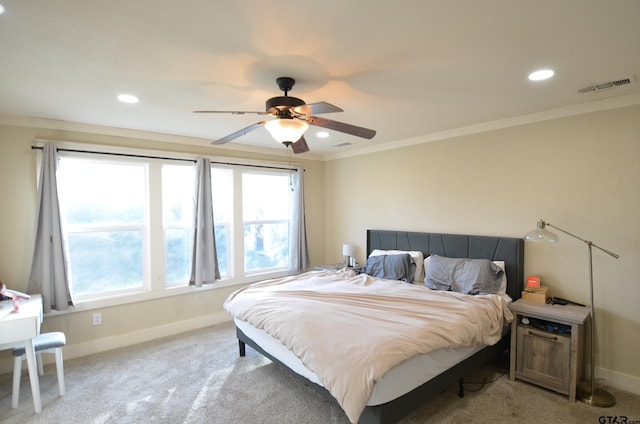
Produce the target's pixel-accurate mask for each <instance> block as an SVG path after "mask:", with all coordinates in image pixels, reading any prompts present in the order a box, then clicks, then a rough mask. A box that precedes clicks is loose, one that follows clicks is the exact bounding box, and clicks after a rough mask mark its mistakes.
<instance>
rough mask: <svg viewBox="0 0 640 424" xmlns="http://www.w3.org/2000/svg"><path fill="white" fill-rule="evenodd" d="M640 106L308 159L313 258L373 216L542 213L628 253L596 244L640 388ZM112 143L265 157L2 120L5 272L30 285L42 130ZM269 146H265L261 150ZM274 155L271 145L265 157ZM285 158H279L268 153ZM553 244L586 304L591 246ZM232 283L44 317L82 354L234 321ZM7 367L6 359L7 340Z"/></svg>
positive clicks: (516, 218)
mask: <svg viewBox="0 0 640 424" xmlns="http://www.w3.org/2000/svg"><path fill="white" fill-rule="evenodd" d="M639 136H640V106H631V107H626V108H619V109H612V110H607V111H602V112H597V113H589V114H584V115H579V116H573V117H568V118H562V119H556V120H549V121H544V122H539V123H535V124H528V125H522V126H519V127H513V128H507V129H502V130H495V131H490V132H484V133H478V134H475V135H469V136H464V137H458V138H454V139H450V140H444V141H434V142H428V143H427V142H425V143H423V144H416V145H413V146H411V147H405V148H399V149H396V150H390V151H384V152H379V153H372V154H367V155H362V156H356V157H351V158H347V159H338V160H332V161H327V162H319V161H309V160H307V161H303V160H299V158H296V161H297V162H300V163H302V165H303V166H304V167H305V169H306V172H305V196H306V205H307V231H308V239H309V246H310V253H311V260H312V263H314V264H319V263H327V262H336V261H340V253H341V245H342V243H344V242H353V243H356V244H357V245H358V249H359V251H358V259H359V261H360V262H363V261H364V249H365V231H366V229H368V228H377V229H405V230H410V231H429V232H445V233H460V234H462V233H464V234H484V235H503V236H514V237H521V236H522V235H523V234H524V233H525V232H526V231H528V230H530V229H532V228H533V227H534V226H535V222H536V220H537V219H539V218H544V219H546V220H548V221H550V222H551V223H553V224H556V225H558V226H560V227H561V228H565V229H567V230H570V231H572V232H574V233H576V234H578V235H581V236H584V237H586V238H590V239H591V240H593V241H594V242H596V243H598V244H600V245H601V246H603V247H605V248H608V249H610V250H613V251H614V252H616V253H619V254H620V255H621V258H620V259H619V260H615V259H613V258H610V257H609V256H606V255H604V254H601V252H598V251H595V252H594V273H595V281H596V290H595V296H596V305H597V311H598V315H597V317H598V318H599V321H598V326H597V330H598V339H597V341H598V348H597V351H598V357H597V365H598V367H599V370H598V371H599V375H601V376H603V377H605V378H607V379H608V381H609V382H610V383H612V384H614V385H616V386H618V387H621V388H625V389H627V390H631V391H634V392H636V393H640V367H639V365H638V362H637V359H636V358H635V357H636V356H637V352H638V351H640V342H639V338H638V335H640V313H639V312H638V308H637V305H638V304H640V294H639V293H640V290H639V288H640V286H639V285H638V278H637V275H638V270H637V264H638V263H640V223H639V222H638V219H637V217H638V216H640V197H639V195H638V193H639V192H640V190H639V188H640V187H639V185H640V184H639V183H640V163H639V160H640V159H639V158H640V141H639ZM36 137H40V138H47V139H53V140H69V141H81V142H89V143H96V144H116V145H123V146H135V147H141V148H146V149H155V150H167V151H184V152H190V153H197V154H210V155H219V156H224V155H230V154H231V155H232V156H235V157H247V158H258V157H257V156H256V155H249V154H238V153H236V152H233V153H229V151H224V150H219V151H218V150H215V149H214V148H212V147H210V146H203V147H197V146H189V145H175V144H173V145H172V144H168V143H160V142H156V141H148V140H142V139H131V138H125V137H113V136H99V135H95V134H88V133H78V132H69V131H58V130H42V129H34V128H24V127H20V128H18V127H11V126H0V201H1V202H2V206H1V208H2V209H1V211H2V212H1V215H0V240H1V242H0V279H2V280H3V281H5V282H7V283H9V284H10V285H11V286H14V287H16V288H18V289H25V288H26V279H27V277H28V273H29V267H30V262H31V253H32V252H31V249H32V245H33V241H32V239H33V223H34V221H35V208H36V178H37V175H36V174H37V171H36V163H35V154H34V153H33V152H32V151H31V149H30V146H31V143H32V141H33V139H34V138H36ZM260 158H265V156H264V155H262V156H260ZM267 159H268V157H267ZM272 159H274V160H278V161H282V158H280V157H272ZM560 238H561V243H559V244H557V245H538V244H531V243H527V244H526V248H525V252H526V253H525V259H526V269H525V272H526V273H528V274H537V275H540V276H541V277H542V280H543V282H544V283H546V284H548V285H550V286H551V287H552V294H554V295H558V296H563V297H568V298H570V299H574V300H576V301H579V302H582V303H588V273H587V256H586V254H587V250H586V247H585V245H584V244H582V243H580V242H578V241H577V240H573V239H571V238H569V237H568V236H564V235H562V234H560ZM231 290H232V289H230V288H226V289H217V290H207V291H197V292H194V293H193V294H187V295H183V296H180V298H179V299H159V300H153V301H147V302H141V303H135V304H130V305H122V306H118V307H112V308H106V309H103V310H102V313H103V321H104V322H105V324H103V325H102V326H100V327H92V326H91V319H90V315H91V312H90V311H88V312H87V311H84V312H76V313H70V314H64V315H59V316H48V317H46V318H45V324H44V330H45V331H47V330H63V331H65V332H66V333H67V335H68V339H69V346H67V349H66V354H67V357H72V356H78V355H83V354H87V353H91V352H96V351H100V350H105V349H109V348H113V347H117V346H125V345H127V344H130V343H134V342H136V341H142V340H145V339H149V338H153V337H158V336H162V335H166V334H170V333H173V332H178V331H181V330H183V329H189V328H196V327H198V326H204V325H207V324H210V323H213V322H217V321H219V320H222V319H228V317H227V315H226V314H225V313H224V312H223V310H222V308H221V305H222V302H223V301H224V299H225V298H226V296H227V295H228V294H229V293H230V291H231ZM0 354H1V355H0V372H3V371H8V370H10V366H11V363H10V361H9V360H8V359H9V358H8V357H7V356H6V352H0Z"/></svg>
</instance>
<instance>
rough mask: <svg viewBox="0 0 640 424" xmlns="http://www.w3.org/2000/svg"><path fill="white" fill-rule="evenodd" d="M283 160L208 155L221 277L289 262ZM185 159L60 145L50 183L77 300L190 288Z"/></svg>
mask: <svg viewBox="0 0 640 424" xmlns="http://www.w3.org/2000/svg"><path fill="white" fill-rule="evenodd" d="M290 172H291V171H289V170H279V169H262V168H256V167H243V166H231V165H219V164H214V165H212V168H211V181H212V199H213V205H214V210H213V215H214V222H215V235H216V248H217V256H218V267H219V270H220V275H221V281H219V282H216V283H215V284H213V285H211V286H225V285H230V284H239V283H247V282H252V281H257V280H258V279H261V278H268V277H276V276H282V275H285V274H286V272H287V270H288V267H289V228H290V226H291V223H290V220H291V207H290V203H291V199H290V197H291V180H290V178H291V175H290ZM194 183H195V173H194V166H193V163H192V162H191V161H187V162H176V161H170V160H161V159H151V158H144V157H132V158H128V157H120V156H117V157H110V156H99V155H95V156H93V155H86V154H84V155H83V154H77V153H70V152H61V153H60V166H59V172H58V191H59V194H60V207H61V216H62V219H63V231H64V232H65V234H66V239H67V242H68V247H69V255H68V260H69V274H70V277H71V284H72V287H71V291H72V294H73V297H74V299H75V300H76V301H78V302H79V303H82V302H90V301H95V300H101V301H104V299H111V302H112V303H113V304H116V303H119V302H121V301H119V300H117V299H123V298H124V299H125V300H122V301H127V300H126V299H132V300H139V299H141V298H148V297H150V296H151V297H158V296H166V295H172V294H175V290H189V287H188V283H189V277H190V274H191V253H192V252H191V249H192V246H193V224H192V220H193V212H194V210H193V208H194V199H193V187H194Z"/></svg>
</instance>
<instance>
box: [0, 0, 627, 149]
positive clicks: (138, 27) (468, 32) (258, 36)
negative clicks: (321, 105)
mask: <svg viewBox="0 0 640 424" xmlns="http://www.w3.org/2000/svg"><path fill="white" fill-rule="evenodd" d="M0 4H2V5H3V6H4V8H5V13H4V14H2V15H0V58H1V59H0V61H1V62H0V115H1V116H4V121H5V122H6V121H7V119H8V117H10V118H17V120H22V122H25V118H43V119H45V120H60V121H68V122H73V123H81V124H95V125H99V126H109V127H116V128H119V129H135V130H142V131H149V132H157V133H162V134H171V135H181V136H189V137H194V138H196V140H193V141H194V142H195V143H202V145H208V143H209V142H210V141H212V140H215V139H218V138H222V137H224V136H226V135H227V134H229V133H232V132H234V131H236V130H239V129H241V128H243V127H245V126H248V125H250V124H252V123H254V122H257V121H259V120H261V119H263V118H264V117H262V116H258V115H198V114H193V113H192V111H193V110H198V109H214V110H247V111H263V110H264V102H265V100H266V99H267V98H269V97H274V96H279V95H282V93H281V92H280V91H279V89H278V87H277V85H276V84H275V79H276V77H278V76H290V77H293V78H295V79H296V80H297V83H296V86H295V87H294V89H293V91H292V92H291V93H289V94H290V95H292V96H296V97H300V98H302V99H304V100H305V101H306V102H307V103H313V102H318V101H326V102H328V103H331V104H334V105H336V106H339V107H341V108H342V109H344V112H341V113H333V114H326V115H322V117H325V118H329V119H335V120H338V121H342V122H347V123H351V124H354V125H358V126H363V127H367V128H372V129H375V130H377V132H378V133H377V135H376V136H375V138H373V139H372V140H365V139H360V138H358V137H353V136H348V135H344V134H341V133H338V132H331V137H330V138H328V139H319V138H316V136H315V128H314V127H312V128H311V130H310V131H308V132H307V134H306V138H307V141H308V144H309V146H310V148H311V151H312V153H314V154H316V155H331V154H335V153H336V152H345V151H348V150H349V149H358V148H363V147H365V146H377V145H378V144H381V143H388V142H392V141H398V140H404V139H410V138H413V137H417V136H422V135H428V134H434V133H440V132H443V131H449V130H454V129H457V128H461V127H466V126H471V125H477V124H482V123H486V122H489V121H495V120H503V119H510V118H514V117H519V116H523V115H528V114H535V113H538V112H543V111H549V110H552V109H556V108H566V107H570V106H575V105H581V104H587V103H594V102H596V103H597V101H598V100H601V99H603V98H611V97H616V98H617V97H620V96H628V95H632V97H634V98H635V96H637V94H638V93H640V84H639V83H638V80H637V78H640V48H639V46H638V43H639V42H640V23H639V22H640V1H637V0H536V1H530V0H529V1H522V0H483V1H478V0H455V1H453V0H452V1H446V2H445V1H442V0H438V1H436V0H398V1H394V2H389V1H372V0H351V1H349V0H323V1H314V2H311V1H306V0H298V1H294V2H283V1H275V2H274V1H270V2H269V1H264V0H261V1H253V0H243V1H224V2H223V1H216V0H182V1H167V0H111V1H108V2H107V1H92V2H87V1H86V0H46V1H41V0H0ZM545 67H550V68H553V69H554V70H555V71H556V75H555V77H554V78H553V79H551V80H549V81H545V82H536V83H534V82H530V81H528V80H527V75H528V73H529V72H530V71H533V70H536V69H539V68H545ZM628 77H630V78H631V84H629V85H625V86H620V87H616V88H611V89H608V90H601V91H598V92H595V93H589V94H579V93H578V89H579V88H581V87H583V86H586V85H588V84H594V83H600V82H604V81H611V80H618V79H623V78H628ZM120 93H131V94H135V95H137V96H138V97H139V98H140V100H141V101H140V103H138V104H135V105H128V104H122V103H120V102H118V101H117V100H116V95H117V94H120ZM37 121H39V119H26V122H37ZM55 122H57V121H55ZM197 138H200V140H197ZM345 142H347V143H352V146H350V147H341V148H338V147H334V145H336V144H340V143H345ZM232 143H233V144H235V145H236V146H243V145H244V146H245V149H246V147H247V146H263V147H268V148H271V147H272V148H275V149H280V150H282V151H283V150H284V148H283V147H282V146H280V145H278V144H276V142H275V141H274V140H272V139H271V138H270V136H269V135H268V133H267V132H266V130H265V129H263V128H259V129H258V130H256V131H254V132H252V133H251V134H249V135H247V136H243V137H241V138H238V139H237V140H235V141H234V142H232ZM228 146H229V145H228ZM232 147H233V146H232ZM306 155H310V154H306Z"/></svg>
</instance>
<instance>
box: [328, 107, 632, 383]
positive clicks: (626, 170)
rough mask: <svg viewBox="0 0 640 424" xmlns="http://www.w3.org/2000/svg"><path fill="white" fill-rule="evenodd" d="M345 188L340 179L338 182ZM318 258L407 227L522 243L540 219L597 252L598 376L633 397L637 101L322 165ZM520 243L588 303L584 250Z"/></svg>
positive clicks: (542, 271)
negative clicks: (374, 233) (377, 232)
mask: <svg viewBox="0 0 640 424" xmlns="http://www.w3.org/2000/svg"><path fill="white" fill-rule="evenodd" d="M345 182H348V183H345ZM325 199H326V204H327V208H326V209H325V221H324V225H325V227H326V229H327V236H326V239H325V249H326V250H325V256H326V258H327V260H331V261H339V259H340V246H341V244H342V243H343V242H354V243H356V244H357V245H358V250H359V254H358V259H359V261H360V262H362V261H364V259H365V258H364V255H365V251H364V250H365V248H366V239H365V232H366V230H367V229H369V228H373V229H403V230H410V231H427V232H442V233H458V234H481V235H500V236H512V237H522V236H523V235H524V233H525V232H527V231H529V230H531V229H533V228H534V227H535V223H536V220H537V219H539V218H544V219H545V220H547V221H549V222H551V223H553V224H555V225H557V226H559V227H560V228H563V229H566V230H569V231H571V232H573V233H574V234H577V235H581V236H583V238H587V239H590V240H592V241H593V242H595V243H597V244H599V245H601V246H602V247H605V248H608V249H609V250H612V251H614V252H616V253H618V254H620V256H621V257H620V259H619V260H615V259H614V258H612V257H610V256H608V255H606V254H603V253H602V252H600V251H597V250H594V261H593V262H594V279H595V290H594V293H595V299H596V301H595V305H596V309H597V312H596V318H597V319H598V321H597V325H596V331H597V336H596V338H597V354H596V355H597V359H596V365H597V366H598V367H600V368H601V369H599V370H598V371H599V373H600V375H602V376H604V377H606V378H607V379H608V380H609V381H610V382H611V383H615V384H617V385H618V386H623V387H626V388H627V389H629V390H632V389H633V390H634V391H635V392H636V393H640V365H639V363H638V360H637V355H638V352H640V308H639V307H638V305H640V284H639V279H638V274H639V272H638V264H640V219H639V217H640V106H632V107H626V108H619V109H612V110H608V111H602V112H596V113H589V114H583V115H579V116H573V117H568V118H562V119H555V120H549V121H544V122H539V123H535V124H528V125H522V126H518V127H513V128H507V129H501V130H495V131H490V132H484V133H479V134H475V135H469V136H463V137H458V138H454V139H449V140H444V141H434V142H429V143H424V144H418V145H413V146H410V147H406V148H401V149H396V150H392V151H384V152H378V153H372V154H367V155H362V156H358V157H351V158H345V159H340V160H335V161H331V162H328V163H327V166H326V177H325ZM558 235H559V236H560V239H561V240H560V243H559V244H555V245H551V244H537V243H530V242H528V243H526V245H525V273H527V274H535V275H539V276H540V277H541V278H542V281H543V283H545V284H547V285H549V286H551V290H552V295H556V296H561V297H566V298H569V299H572V300H575V301H578V302H581V303H589V288H588V287H589V284H588V281H589V280H588V279H589V274H588V258H587V252H588V250H587V246H586V244H584V243H582V242H580V241H578V240H575V239H572V238H570V237H568V236H564V235H563V234H562V233H558Z"/></svg>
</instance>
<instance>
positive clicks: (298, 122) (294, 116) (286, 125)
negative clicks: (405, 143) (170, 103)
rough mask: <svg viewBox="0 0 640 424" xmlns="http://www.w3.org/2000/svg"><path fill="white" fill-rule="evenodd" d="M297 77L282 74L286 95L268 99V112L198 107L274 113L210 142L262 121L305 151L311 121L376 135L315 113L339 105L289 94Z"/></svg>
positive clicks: (280, 82)
mask: <svg viewBox="0 0 640 424" xmlns="http://www.w3.org/2000/svg"><path fill="white" fill-rule="evenodd" d="M295 83H296V80H294V79H293V78H290V77H279V78H277V79H276V84H278V87H279V88H280V90H282V91H284V96H278V97H272V98H270V99H268V100H267V102H266V111H265V112H252V111H229V110H195V111H194V113H231V114H234V115H244V114H245V113H255V114H257V115H271V116H273V117H275V119H272V120H264V121H260V122H256V123H255V124H252V125H249V126H248V127H246V128H243V129H241V130H239V131H236V132H234V133H231V134H229V135H227V136H226V137H223V138H221V139H219V140H215V141H213V142H212V143H211V144H216V145H218V144H225V143H228V142H230V141H232V140H235V139H236V138H238V137H241V136H243V135H245V134H247V133H249V132H251V131H253V130H255V129H257V128H259V127H261V126H262V125H264V126H265V128H266V129H267V131H269V133H270V134H271V136H272V137H273V138H275V139H276V140H277V141H279V142H281V143H282V144H284V145H285V146H287V147H289V146H291V149H292V150H293V152H294V153H304V152H308V151H309V146H308V145H307V142H306V140H305V139H304V135H303V134H304V132H305V131H306V130H307V128H308V127H309V124H310V125H315V126H317V127H323V128H328V129H331V130H335V131H340V132H343V133H346V134H350V135H355V136H357V137H362V138H366V139H371V138H373V137H374V136H375V135H376V132H375V130H370V129H368V128H363V127H358V126H355V125H351V124H345V123H344V122H338V121H333V120H331V119H326V118H318V117H317V116H313V114H320V113H332V112H342V109H340V108H339V107H337V106H334V105H332V104H329V103H326V102H318V103H310V104H306V103H305V102H304V100H302V99H299V98H297V97H290V96H288V95H287V93H288V92H289V91H291V89H292V88H293V86H294V84H295Z"/></svg>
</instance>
